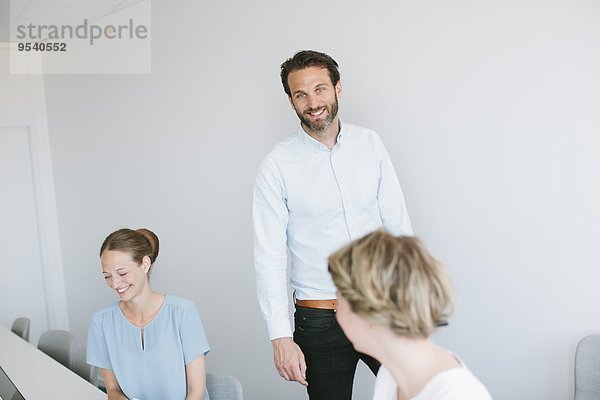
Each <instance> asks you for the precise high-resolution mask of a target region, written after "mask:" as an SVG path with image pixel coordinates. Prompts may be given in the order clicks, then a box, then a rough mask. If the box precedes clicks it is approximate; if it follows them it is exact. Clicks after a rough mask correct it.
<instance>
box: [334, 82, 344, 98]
mask: <svg viewBox="0 0 600 400" xmlns="http://www.w3.org/2000/svg"><path fill="white" fill-rule="evenodd" d="M335 94H337V97H341V96H342V80H341V79H340V80H339V81H338V83H336V84H335Z"/></svg>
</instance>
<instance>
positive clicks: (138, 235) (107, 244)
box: [100, 228, 159, 274]
mask: <svg viewBox="0 0 600 400" xmlns="http://www.w3.org/2000/svg"><path fill="white" fill-rule="evenodd" d="M158 247H159V245H158V236H156V235H155V234H154V232H152V231H151V230H149V229H146V228H140V229H137V230H133V229H127V228H124V229H119V230H117V231H114V232H113V233H111V234H110V235H108V236H107V237H106V239H104V242H103V243H102V246H100V256H102V253H104V252H105V251H107V250H118V251H122V252H125V253H127V254H129V255H130V256H131V259H132V260H133V261H135V262H136V263H138V264H141V263H142V259H143V258H144V256H148V258H150V264H151V265H152V264H154V261H156V258H157V257H158ZM148 274H150V270H148Z"/></svg>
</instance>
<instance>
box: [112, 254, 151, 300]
mask: <svg viewBox="0 0 600 400" xmlns="http://www.w3.org/2000/svg"><path fill="white" fill-rule="evenodd" d="M100 260H101V261H102V274H103V275H104V279H105V280H106V284H107V285H108V286H109V287H110V288H111V289H113V290H115V291H116V292H117V294H118V295H119V298H120V299H121V300H123V301H127V300H131V299H132V298H134V297H135V296H136V295H137V294H138V293H140V292H141V290H142V289H143V288H144V287H145V285H146V284H147V283H148V279H147V276H146V271H147V268H148V267H149V261H150V260H149V259H148V257H144V258H143V260H142V263H141V264H137V263H136V262H135V261H133V260H132V258H131V256H130V255H129V254H127V253H125V252H123V251H118V250H107V251H105V252H104V253H102V256H101V257H100Z"/></svg>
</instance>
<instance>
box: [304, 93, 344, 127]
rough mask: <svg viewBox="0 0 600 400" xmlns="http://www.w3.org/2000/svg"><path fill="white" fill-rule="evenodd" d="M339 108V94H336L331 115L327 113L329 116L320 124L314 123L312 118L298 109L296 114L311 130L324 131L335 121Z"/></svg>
mask: <svg viewBox="0 0 600 400" xmlns="http://www.w3.org/2000/svg"><path fill="white" fill-rule="evenodd" d="M338 108H339V106H338V99H337V95H336V96H335V102H334V103H333V105H332V106H331V112H330V113H329V115H327V118H325V121H322V122H318V125H317V124H315V123H313V121H312V120H310V119H308V118H307V117H305V116H304V114H300V113H298V111H296V115H298V118H300V121H301V122H302V124H304V125H305V126H306V127H307V128H308V129H309V130H311V131H313V132H322V131H324V130H325V129H327V128H329V125H331V123H332V122H333V120H334V119H335V117H336V115H337V113H338Z"/></svg>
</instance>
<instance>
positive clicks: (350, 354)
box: [294, 306, 380, 400]
mask: <svg viewBox="0 0 600 400" xmlns="http://www.w3.org/2000/svg"><path fill="white" fill-rule="evenodd" d="M294 322H295V330H294V341H295V342H296V343H297V344H298V346H300V349H301V350H302V352H303V353H304V358H305V360H306V366H307V370H306V380H307V381H308V388H307V390H308V396H309V398H310V400H350V399H351V398H352V383H353V381H354V374H355V372H356V365H357V364H358V360H359V359H360V360H363V362H364V363H365V364H367V366H368V367H369V368H370V369H371V371H373V373H374V374H377V371H378V370H379V366H380V364H379V362H378V361H377V360H375V359H374V358H372V357H370V356H368V355H366V354H362V353H359V352H357V351H356V350H354V347H353V346H352V343H350V341H349V340H348V338H347V337H346V335H344V332H343V331H342V328H341V327H340V326H339V324H338V323H337V320H336V319H335V311H333V310H319V309H315V308H305V307H299V306H296V312H295V313H294Z"/></svg>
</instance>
